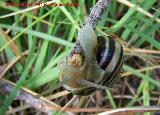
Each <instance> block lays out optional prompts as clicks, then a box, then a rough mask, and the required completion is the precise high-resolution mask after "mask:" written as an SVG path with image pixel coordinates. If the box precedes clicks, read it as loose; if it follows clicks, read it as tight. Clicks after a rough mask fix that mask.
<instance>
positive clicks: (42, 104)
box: [0, 79, 61, 113]
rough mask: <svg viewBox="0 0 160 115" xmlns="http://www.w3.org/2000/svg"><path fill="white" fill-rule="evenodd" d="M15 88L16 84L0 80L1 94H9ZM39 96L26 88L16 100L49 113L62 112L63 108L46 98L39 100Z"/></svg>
mask: <svg viewBox="0 0 160 115" xmlns="http://www.w3.org/2000/svg"><path fill="white" fill-rule="evenodd" d="M14 87H15V84H14V83H12V82H10V81H8V80H5V79H1V80H0V92H1V93H4V94H9V93H10V92H11V91H12V90H13V88H14ZM37 95H38V94H37V93H35V92H32V91H31V90H28V89H26V88H22V89H21V90H20V91H19V93H18V94H17V96H16V99H18V100H21V101H24V102H25V103H27V104H29V105H30V106H32V107H34V108H36V109H38V110H40V111H42V112H45V113H48V112H50V111H51V110H60V109H61V107H60V106H59V105H57V104H55V103H53V102H51V101H49V100H47V99H45V98H44V97H39V98H37V97H36V96H37Z"/></svg>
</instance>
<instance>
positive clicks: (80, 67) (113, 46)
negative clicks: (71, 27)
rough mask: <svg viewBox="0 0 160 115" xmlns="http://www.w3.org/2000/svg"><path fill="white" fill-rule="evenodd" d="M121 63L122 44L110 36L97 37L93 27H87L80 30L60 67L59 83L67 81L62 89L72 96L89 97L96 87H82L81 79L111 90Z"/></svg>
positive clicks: (117, 76)
mask: <svg viewBox="0 0 160 115" xmlns="http://www.w3.org/2000/svg"><path fill="white" fill-rule="evenodd" d="M122 63H123V48H122V46H121V44H120V43H119V42H118V41H116V40H115V39H114V37H113V36H111V35H109V36H106V37H102V36H99V37H98V38H97V36H96V34H95V32H94V29H93V28H92V26H90V25H89V24H87V25H85V26H83V27H82V28H81V30H80V31H79V33H78V40H77V42H76V44H75V46H74V48H73V50H72V51H71V53H70V55H69V56H67V57H65V59H63V60H62V61H61V63H60V64H59V66H60V71H61V75H60V81H63V80H64V79H66V78H67V79H69V81H68V82H67V83H66V84H64V85H63V87H64V88H66V89H67V90H68V91H70V92H71V93H73V94H77V95H89V94H91V93H92V92H94V91H95V90H96V88H95V87H90V86H88V85H82V84H81V83H80V82H79V81H80V80H83V81H84V80H87V81H89V82H92V83H95V84H99V85H102V86H109V87H111V86H112V85H113V84H115V83H116V82H117V81H118V79H119V78H120V75H119V74H120V70H121V67H122Z"/></svg>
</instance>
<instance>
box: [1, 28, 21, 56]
mask: <svg viewBox="0 0 160 115" xmlns="http://www.w3.org/2000/svg"><path fill="white" fill-rule="evenodd" d="M0 34H1V35H2V36H3V38H4V39H5V41H6V42H8V41H10V40H11V38H10V37H9V36H8V35H7V34H6V33H5V31H4V30H2V29H0ZM9 47H10V49H11V50H12V51H13V52H14V54H15V55H16V56H18V55H20V53H19V50H18V48H17V46H16V44H15V43H14V42H12V43H11V44H9Z"/></svg>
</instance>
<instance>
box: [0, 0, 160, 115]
mask: <svg viewBox="0 0 160 115" xmlns="http://www.w3.org/2000/svg"><path fill="white" fill-rule="evenodd" d="M41 2H42V3H44V2H47V0H41ZM14 3H17V4H19V3H20V0H14ZM28 3H35V1H34V0H28ZM56 3H62V4H64V3H78V4H79V6H78V7H75V6H61V7H58V6H43V7H39V8H38V7H37V8H36V7H35V6H31V7H25V8H24V7H18V6H10V7H9V6H6V4H5V3H4V2H3V1H1V2H0V79H7V80H9V81H12V82H14V83H15V84H16V86H15V88H14V89H13V90H12V91H11V92H10V94H9V95H8V96H7V95H2V96H1V93H0V115H2V114H4V113H5V112H6V111H7V112H10V111H11V113H14V110H17V108H21V109H20V110H19V111H18V112H20V111H24V112H26V113H27V112H28V113H29V112H31V111H32V112H33V111H34V112H33V113H36V111H35V110H33V109H30V108H31V107H28V108H27V109H22V108H23V107H24V106H25V104H24V103H18V102H16V101H14V99H15V97H16V95H17V93H18V91H19V90H20V89H21V87H22V86H23V87H25V88H27V89H29V90H32V91H34V92H37V93H38V94H41V93H43V92H45V91H46V90H47V91H48V92H49V93H47V94H46V95H45V96H49V95H55V94H58V93H60V92H62V94H61V96H57V97H54V100H52V101H53V102H55V103H57V105H60V106H62V107H63V106H64V103H65V104H66V103H67V102H69V100H70V99H71V96H72V95H71V94H68V93H66V94H65V93H63V90H64V89H63V88H59V89H57V90H56V91H54V92H52V91H51V90H52V87H54V85H55V84H56V83H57V81H58V78H59V71H60V70H59V68H58V66H57V63H58V62H59V61H60V60H61V59H62V58H63V57H64V56H66V55H68V54H69V52H70V50H71V48H72V47H73V43H74V42H75V41H76V38H77V33H78V30H79V29H80V27H81V26H82V24H83V22H84V20H85V17H86V16H87V15H88V13H89V9H90V8H91V7H93V5H95V3H96V0H93V1H89V0H72V1H68V0H56ZM159 5H160V1H158V0H130V2H127V1H125V0H113V1H112V4H111V5H110V6H109V7H108V9H107V11H106V12H105V13H104V14H103V16H102V20H101V21H100V22H99V24H98V26H97V27H96V32H97V35H106V34H107V32H108V33H114V34H115V35H117V36H119V37H118V38H117V39H118V40H119V41H120V42H121V43H122V45H123V47H124V52H125V56H124V58H125V59H124V66H123V73H122V80H121V81H120V82H119V84H118V85H117V86H115V88H117V89H118V90H119V91H118V92H116V93H112V92H110V91H107V92H104V91H98V92H96V93H94V94H93V95H92V96H91V98H89V97H86V98H88V100H89V101H88V100H87V101H84V100H85V99H84V98H83V97H82V99H80V103H76V102H75V103H76V104H77V105H76V106H77V107H83V108H84V107H85V108H86V109H87V108H89V107H97V108H99V109H101V108H108V107H109V108H114V109H115V108H120V107H134V106H153V105H158V106H159V104H160V98H159V96H160V92H159V91H160V9H159V8H160V6H159ZM11 13H13V15H12V16H11V15H8V14H11ZM4 16H5V17H4ZM18 57H19V59H17V58H18ZM13 62H14V63H13ZM0 90H1V88H0ZM99 95H100V98H102V99H98V98H97V97H98V96H99ZM1 101H3V102H1ZM85 102H86V103H85ZM70 106H72V104H71V105H70ZM74 106H75V105H74ZM8 107H10V108H11V109H10V110H8ZM81 112H84V111H83V109H82V111H81ZM100 112H102V111H99V110H98V109H97V112H96V113H100ZM91 113H92V111H91ZM94 113H95V111H94ZM54 114H58V113H54ZM150 114H151V113H145V115H150Z"/></svg>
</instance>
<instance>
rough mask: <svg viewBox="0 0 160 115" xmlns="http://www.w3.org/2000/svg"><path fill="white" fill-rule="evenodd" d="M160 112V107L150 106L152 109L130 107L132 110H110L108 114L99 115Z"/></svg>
mask: <svg viewBox="0 0 160 115" xmlns="http://www.w3.org/2000/svg"><path fill="white" fill-rule="evenodd" d="M155 111H160V107H156V106H150V107H141V106H137V107H130V108H119V109H115V110H110V111H107V112H103V113H100V114H98V115H132V114H134V113H144V112H155Z"/></svg>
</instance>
